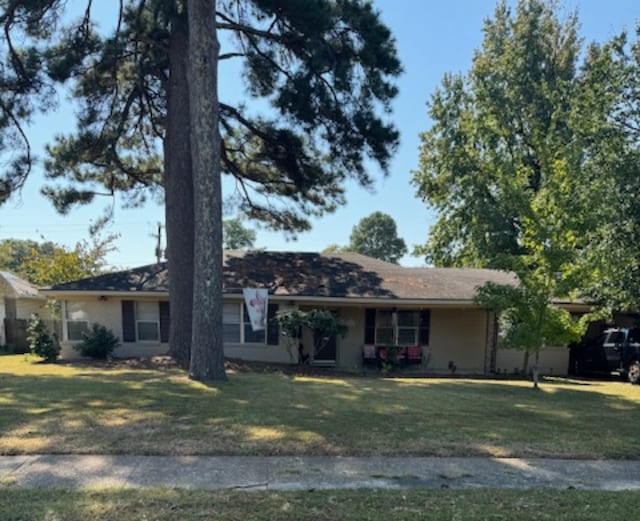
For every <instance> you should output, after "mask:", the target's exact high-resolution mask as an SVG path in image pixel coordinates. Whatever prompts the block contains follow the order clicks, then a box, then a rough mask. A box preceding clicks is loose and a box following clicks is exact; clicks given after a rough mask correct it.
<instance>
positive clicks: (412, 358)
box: [406, 346, 422, 365]
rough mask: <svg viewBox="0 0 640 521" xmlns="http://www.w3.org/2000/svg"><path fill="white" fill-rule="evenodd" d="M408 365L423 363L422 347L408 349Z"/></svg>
mask: <svg viewBox="0 0 640 521" xmlns="http://www.w3.org/2000/svg"><path fill="white" fill-rule="evenodd" d="M406 363H407V364H408V365H418V364H421V363H422V348H421V347H420V346H409V347H407V362H406Z"/></svg>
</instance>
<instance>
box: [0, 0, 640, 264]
mask: <svg viewBox="0 0 640 521" xmlns="http://www.w3.org/2000/svg"><path fill="white" fill-rule="evenodd" d="M78 3H79V1H78V0H70V1H69V4H70V5H73V4H78ZM374 4H375V6H376V7H377V8H378V9H379V10H380V12H381V16H382V19H383V21H384V22H385V23H386V24H387V25H389V27H390V28H391V30H392V31H393V33H394V35H395V38H396V40H397V47H398V52H399V55H400V59H401V60H402V62H403V66H404V69H405V73H404V74H403V76H402V77H401V78H400V79H399V82H398V85H399V88H400V95H399V96H398V98H397V100H396V101H395V103H394V113H393V120H394V122H395V124H396V126H397V127H398V129H399V130H400V133H401V144H400V147H399V149H398V151H397V154H396V155H395V157H394V159H393V161H392V164H391V174H390V175H389V176H388V177H387V178H382V177H381V176H378V181H377V183H376V186H375V190H374V191H373V192H369V191H366V190H363V189H362V188H359V187H358V186H356V185H355V184H348V185H347V201H348V202H347V205H346V206H345V207H343V208H340V209H339V210H338V211H336V212H335V213H334V214H331V215H328V216H325V217H323V218H321V219H317V220H314V221H313V229H312V230H311V231H310V232H306V233H303V234H300V235H299V236H298V238H297V240H296V241H291V240H287V239H286V237H285V236H284V235H283V234H282V233H274V232H269V231H267V230H264V229H258V230H257V241H256V246H257V247H260V248H267V249H269V250H297V251H320V250H322V249H323V248H325V247H326V246H327V245H329V244H334V243H335V244H340V245H344V244H347V243H348V241H349V235H350V233H351V229H352V227H353V226H354V225H355V224H356V223H357V222H358V221H359V220H360V219H362V218H363V217H366V216H367V215H369V214H371V213H372V212H374V211H382V212H385V213H388V214H389V215H391V216H392V217H393V218H394V219H395V220H396V223H397V224H398V232H399V235H400V236H401V237H403V238H404V239H405V241H406V243H407V245H408V246H409V248H410V249H412V248H413V245H415V244H419V243H423V242H424V241H425V239H426V237H427V233H428V229H429V226H430V225H431V223H432V222H433V219H434V215H433V213H432V212H430V211H429V209H428V208H427V206H426V205H425V203H424V202H422V201H420V200H419V199H418V198H417V197H416V195H415V189H414V188H413V187H412V186H411V184H410V179H411V172H412V171H414V170H415V169H416V168H417V165H418V147H419V144H420V138H419V134H420V132H422V131H424V130H426V129H427V128H429V124H430V123H429V120H428V118H427V113H426V111H427V108H426V102H427V101H428V99H429V97H430V95H431V93H432V92H433V91H434V89H435V88H436V87H437V86H438V84H439V83H440V81H441V79H442V77H443V75H444V74H445V73H446V72H465V71H467V70H468V69H469V66H470V63H471V58H472V56H473V52H474V49H476V48H478V47H479V46H480V44H481V42H482V23H483V20H484V19H486V18H487V17H488V16H490V15H491V14H492V12H493V10H494V8H495V2H494V1H493V0H446V1H440V0H375V1H374ZM111 5H113V6H114V9H115V5H117V2H115V1H113V2H109V3H107V2H100V3H99V8H100V9H102V10H104V13H100V14H101V19H108V17H109V14H110V13H109V11H108V10H109V9H110V6H111ZM561 9H562V11H563V12H565V13H566V12H569V11H571V10H573V9H577V10H578V12H579V17H580V21H581V25H582V31H581V33H582V36H583V38H584V39H585V41H587V42H589V41H600V42H601V41H604V40H606V39H608V38H610V37H611V36H613V35H615V34H617V33H618V32H619V31H621V30H622V29H627V30H629V31H632V30H633V29H634V27H635V23H636V21H638V20H640V4H638V0H608V1H605V0H581V1H580V0H573V1H571V2H565V3H564V4H562V7H561ZM220 81H221V85H220V92H221V97H224V96H225V95H226V94H228V93H238V92H242V90H243V86H242V84H240V83H239V82H238V81H237V80H235V79H234V77H233V75H231V74H221V77H220ZM60 102H61V107H60V110H59V111H58V112H57V113H55V114H52V115H50V116H48V117H46V118H38V120H36V121H35V122H34V125H32V127H31V129H30V135H31V138H32V141H33V147H34V150H35V152H36V153H38V154H39V155H41V156H42V150H43V148H42V147H43V146H44V144H45V143H47V142H50V141H51V138H52V136H53V135H55V134H56V133H60V132H63V133H64V132H65V131H71V130H72V129H73V125H74V121H73V112H72V109H71V108H70V107H69V106H68V105H66V104H65V100H64V96H62V99H61V100H60ZM374 172H375V170H374ZM41 185H42V174H41V169H40V167H36V169H35V170H34V172H33V174H32V175H31V177H30V178H29V180H28V181H27V184H26V186H25V188H24V189H23V191H22V193H21V195H19V196H17V197H14V198H13V199H12V200H10V201H9V202H8V203H6V204H4V205H3V206H0V239H6V238H19V239H29V238H30V239H34V240H39V239H40V238H41V237H44V238H46V239H47V240H52V241H55V242H58V243H61V244H65V245H68V246H73V245H74V244H75V243H76V242H77V241H78V240H81V239H86V238H87V237H88V230H87V227H88V223H89V222H90V221H91V220H93V219H95V218H96V217H98V216H99V215H100V214H101V213H102V210H103V208H104V207H105V206H108V205H110V204H111V201H110V200H102V201H99V202H97V203H94V204H93V205H91V206H90V207H85V208H80V209H77V210H74V211H72V212H71V213H70V214H69V215H67V216H60V215H58V214H57V213H56V212H55V210H54V209H53V208H52V206H51V204H50V203H49V202H48V201H47V200H46V199H45V198H44V197H42V196H41V195H40V194H39V189H40V186H41ZM163 214H164V210H163V209H162V207H160V206H158V205H154V204H152V203H149V204H147V206H146V207H145V208H142V209H135V210H130V209H122V208H121V207H120V204H119V202H118V201H116V202H115V220H114V222H113V224H112V225H111V227H110V229H109V231H111V232H113V233H117V234H120V238H119V239H118V241H117V243H116V244H117V247H118V251H117V252H114V253H112V254H111V255H110V256H109V259H108V260H109V262H110V263H111V264H112V265H113V266H117V267H130V266H136V265H141V264H147V263H150V262H153V261H154V259H155V257H154V248H155V240H154V239H153V238H152V236H151V234H152V233H154V232H155V229H156V226H157V223H158V222H163V220H164V217H163ZM423 262H424V261H423V259H421V258H416V257H410V256H406V257H405V258H403V259H402V261H401V263H402V264H404V265H407V266H419V265H423Z"/></svg>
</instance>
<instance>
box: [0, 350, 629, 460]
mask: <svg viewBox="0 0 640 521" xmlns="http://www.w3.org/2000/svg"><path fill="white" fill-rule="evenodd" d="M638 418H640V386H632V385H630V384H625V383H622V382H597V381H593V382H588V381H573V380H564V379H554V380H547V381H545V382H543V384H542V386H541V389H540V390H538V391H536V390H533V389H532V388H531V384H530V383H528V382H521V381H501V380H471V379H382V378H365V377H311V376H306V377H303V376H298V377H294V376H290V375H285V374H282V373H278V372H273V373H241V374H231V375H230V378H229V382H228V383H224V384H219V385H211V386H207V385H203V384H200V383H196V382H192V381H190V380H189V379H188V378H186V376H185V375H184V373H182V372H181V371H179V370H177V369H175V368H158V369H135V368H118V369H108V368H100V367H92V366H86V365H78V366H73V365H46V364H39V363H35V362H34V360H33V359H30V358H28V357H25V356H3V357H0V454H38V453H76V454H82V453H97V454H166V455H186V454H209V455H216V454H237V455H277V454H290V455H295V454H305V455H313V454H331V455H398V456H402V455H438V456H452V455H456V456H462V455H466V456H469V455H474V456H541V457H565V458H638V457H640V449H639V446H638V443H637V440H638Z"/></svg>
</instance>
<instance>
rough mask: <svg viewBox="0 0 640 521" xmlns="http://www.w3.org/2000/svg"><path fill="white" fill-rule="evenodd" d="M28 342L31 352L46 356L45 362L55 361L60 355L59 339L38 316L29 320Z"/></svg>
mask: <svg viewBox="0 0 640 521" xmlns="http://www.w3.org/2000/svg"><path fill="white" fill-rule="evenodd" d="M27 342H29V349H30V350H31V352H32V353H33V354H34V355H38V356H40V357H42V358H44V361H45V362H55V361H56V360H57V359H58V356H59V355H60V344H58V339H57V338H56V337H55V335H52V334H50V333H49V331H47V326H45V325H44V322H43V321H42V320H41V319H40V317H38V316H36V317H35V318H33V319H31V320H30V321H29V326H27Z"/></svg>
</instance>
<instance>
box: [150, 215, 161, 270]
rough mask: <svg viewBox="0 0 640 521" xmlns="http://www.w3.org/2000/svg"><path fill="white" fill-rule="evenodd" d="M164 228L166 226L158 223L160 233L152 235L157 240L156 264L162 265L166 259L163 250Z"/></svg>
mask: <svg viewBox="0 0 640 521" xmlns="http://www.w3.org/2000/svg"><path fill="white" fill-rule="evenodd" d="M162 228H164V226H163V225H162V224H161V223H158V231H157V232H156V233H152V234H151V237H153V238H154V239H156V251H155V253H156V262H157V263H158V264H160V263H161V262H162V258H163V257H164V250H163V249H162Z"/></svg>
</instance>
